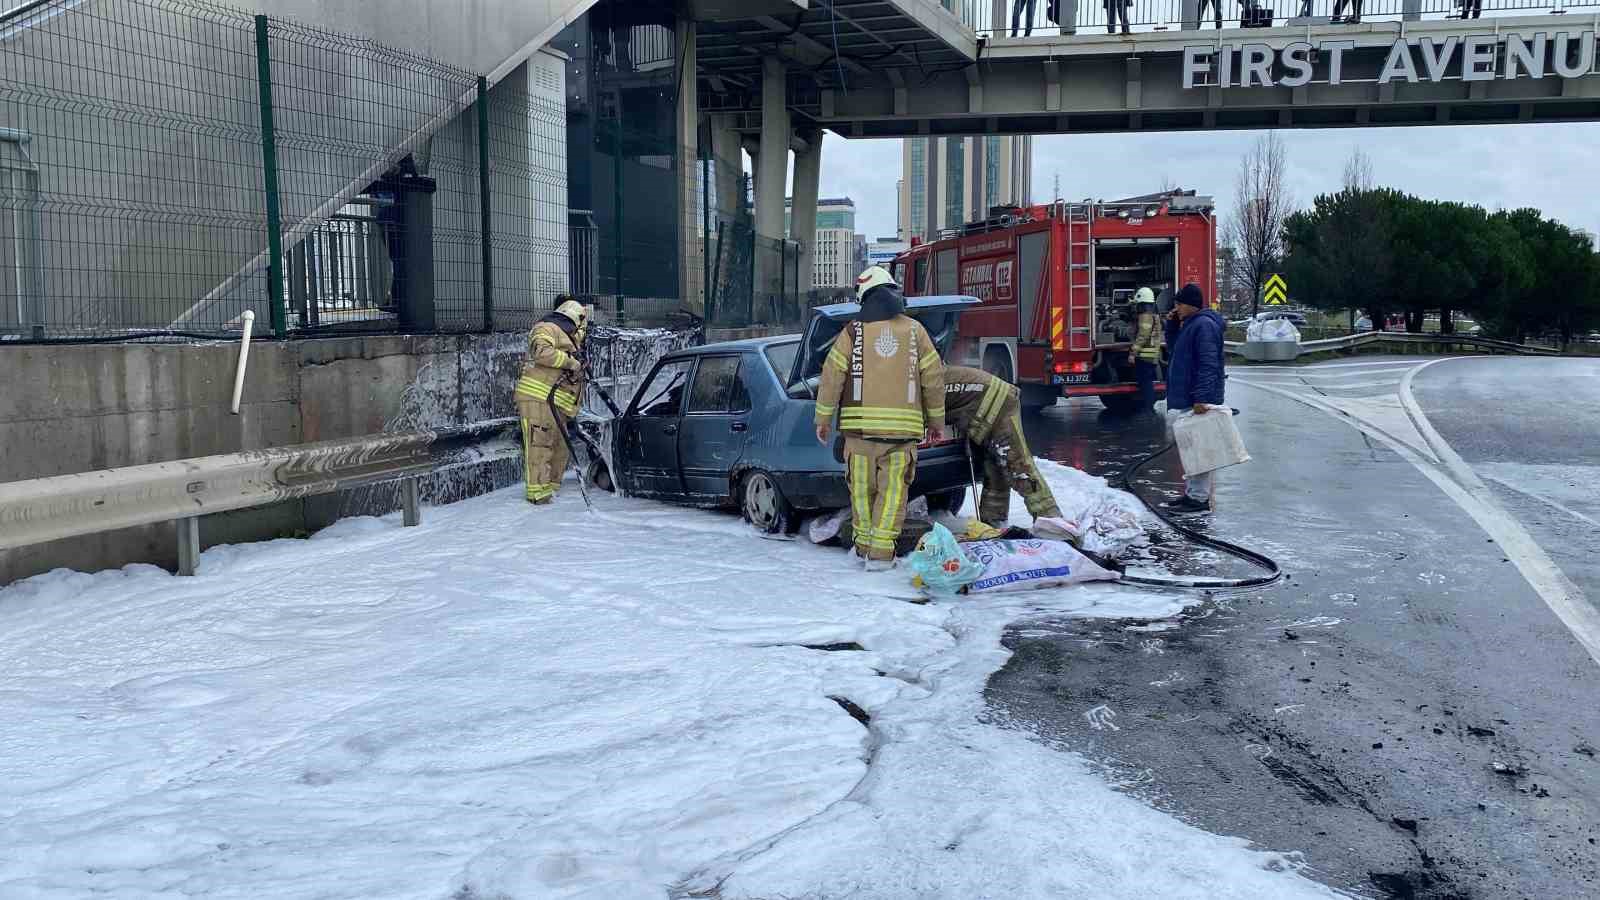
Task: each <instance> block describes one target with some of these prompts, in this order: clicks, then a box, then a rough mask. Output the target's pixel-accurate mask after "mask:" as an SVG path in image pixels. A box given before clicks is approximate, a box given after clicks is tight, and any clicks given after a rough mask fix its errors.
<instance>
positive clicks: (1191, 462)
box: [1172, 406, 1250, 475]
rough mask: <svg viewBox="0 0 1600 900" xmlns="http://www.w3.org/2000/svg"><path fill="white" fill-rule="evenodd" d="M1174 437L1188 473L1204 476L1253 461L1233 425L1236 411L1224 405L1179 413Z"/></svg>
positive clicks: (1185, 470)
mask: <svg viewBox="0 0 1600 900" xmlns="http://www.w3.org/2000/svg"><path fill="white" fill-rule="evenodd" d="M1172 439H1173V440H1174V441H1175V442H1177V445H1178V459H1179V460H1181V461H1182V462H1183V474H1185V475H1201V474H1204V473H1206V472H1214V471H1216V470H1217V469H1221V468H1224V467H1227V466H1234V465H1238V464H1239V463H1242V462H1249V461H1250V454H1249V453H1248V452H1246V451H1245V449H1244V439H1243V438H1241V437H1239V429H1238V428H1237V427H1236V426H1235V425H1234V424H1233V413H1232V412H1230V411H1229V409H1228V408H1227V407H1225V406H1221V407H1217V408H1216V409H1214V410H1212V411H1210V412H1206V413H1201V414H1196V413H1189V414H1187V415H1181V416H1178V417H1177V418H1176V419H1174V420H1173V422H1172Z"/></svg>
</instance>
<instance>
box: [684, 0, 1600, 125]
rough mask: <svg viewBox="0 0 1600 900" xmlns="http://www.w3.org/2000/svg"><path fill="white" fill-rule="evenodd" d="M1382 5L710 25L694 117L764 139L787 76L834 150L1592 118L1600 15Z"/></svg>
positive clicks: (925, 1) (1597, 7)
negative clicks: (965, 138) (1113, 23)
mask: <svg viewBox="0 0 1600 900" xmlns="http://www.w3.org/2000/svg"><path fill="white" fill-rule="evenodd" d="M1112 2H1113V3H1115V2H1116V0H1112ZM1383 2H1384V0H1368V6H1367V8H1366V9H1365V10H1363V11H1362V12H1363V15H1362V17H1361V20H1360V21H1359V22H1356V23H1350V22H1347V21H1335V19H1334V16H1333V15H1332V13H1333V11H1335V9H1338V10H1342V11H1345V12H1349V7H1348V6H1347V5H1346V3H1345V0H1292V5H1293V6H1294V7H1296V9H1295V12H1308V13H1311V15H1305V16H1298V17H1295V18H1289V19H1285V18H1281V17H1274V16H1273V15H1272V13H1273V12H1274V11H1272V10H1265V9H1263V8H1262V6H1261V5H1260V4H1259V3H1254V4H1247V5H1245V9H1244V14H1245V15H1247V16H1252V18H1251V19H1250V20H1249V21H1248V22H1246V21H1242V20H1240V19H1231V20H1230V19H1224V20H1223V21H1222V25H1223V27H1222V28H1220V29H1219V28H1214V27H1212V26H1213V22H1212V21H1210V20H1205V21H1204V23H1203V24H1204V28H1203V29H1202V28H1201V27H1200V26H1201V24H1202V21H1201V17H1200V16H1199V15H1198V13H1199V12H1200V10H1199V7H1198V4H1197V3H1196V0H1160V2H1154V3H1150V2H1147V0H1137V2H1135V3H1131V4H1130V5H1129V6H1128V7H1126V8H1127V9H1128V11H1129V12H1128V18H1130V19H1132V23H1131V26H1130V28H1129V33H1126V34H1124V33H1121V31H1120V27H1119V29H1118V33H1106V31H1105V30H1102V29H1105V28H1106V26H1105V24H1104V23H1105V15H1106V7H1105V6H1104V5H1103V4H1101V3H1095V2H1092V0H1076V2H1073V0H1068V2H1063V3H1058V4H1054V8H1056V9H1057V10H1058V11H1059V14H1061V15H1062V17H1063V18H1067V17H1068V16H1073V17H1075V18H1072V19H1069V21H1068V22H1067V23H1066V24H1061V23H1053V22H1048V21H1044V20H1043V18H1042V17H1043V12H1042V11H1043V10H1045V9H1046V8H1047V7H1050V6H1051V4H1048V3H1047V2H1046V0H1038V2H1037V3H1036V4H1033V6H1034V25H1035V27H1033V28H1032V29H1031V34H1029V33H1027V32H1029V31H1030V29H1029V28H1028V27H1027V24H1028V20H1027V18H1026V14H1027V7H1028V5H1029V4H1028V0H1020V2H1017V3H1016V4H1015V6H1016V8H1017V10H1018V12H1019V13H1020V15H1021V16H1022V18H1021V20H1020V21H1019V23H1018V26H1019V27H1018V28H1017V29H1016V30H1015V31H1013V29H1012V27H1011V20H1010V19H1009V18H1008V17H1007V15H1006V14H1007V13H1009V12H1011V11H1012V4H1007V3H1004V2H994V3H992V4H991V3H989V2H988V0H976V2H973V0H951V5H952V6H955V7H957V12H956V13H952V12H951V11H949V10H947V9H944V8H942V7H941V6H939V5H938V4H936V3H934V2H933V0H811V3H810V7H809V8H808V9H807V10H806V11H805V12H803V13H799V14H796V15H793V16H789V17H769V18H768V19H767V20H766V21H765V22H755V21H747V22H743V23H739V24H740V25H741V26H744V27H743V28H742V29H740V30H734V29H720V30H706V29H702V30H701V32H700V36H699V39H698V43H699V51H700V71H701V77H702V91H701V93H702V97H701V110H702V111H703V112H712V113H721V114H722V118H721V121H722V122H724V123H725V125H726V127H729V128H732V129H734V130H736V131H740V132H744V133H747V134H752V135H759V134H761V133H762V124H763V117H762V110H763V104H762V102H761V99H762V96H761V93H760V91H759V88H758V87H757V85H758V83H759V82H761V81H762V80H763V79H767V80H770V79H772V78H773V77H781V78H782V79H783V84H784V88H785V91H784V97H785V100H786V107H787V114H786V116H785V118H787V119H791V120H792V121H791V124H792V125H794V126H796V127H811V128H825V129H828V130H832V131H834V132H836V133H838V134H840V135H843V136H845V137H869V138H870V137H913V136H947V135H948V136H956V135H969V134H1063V133H1075V132H1112V131H1141V130H1143V131H1171V130H1185V129H1227V128H1325V127H1339V126H1398V125H1441V124H1444V125H1448V124H1484V123H1495V122H1571V121H1593V120H1600V75H1597V74H1596V72H1597V70H1596V49H1595V43H1596V30H1597V25H1600V3H1594V2H1592V0H1585V2H1584V3H1582V4H1581V5H1577V4H1565V3H1561V2H1559V0H1556V2H1555V3H1554V4H1553V5H1550V4H1544V3H1540V4H1538V5H1537V6H1534V5H1532V4H1529V3H1528V2H1526V0H1487V2H1483V0H1465V5H1464V6H1460V7H1458V6H1456V5H1455V2H1453V0H1452V2H1445V3H1441V2H1440V0H1398V2H1390V3H1388V4H1387V5H1385V6H1383V7H1382V8H1378V9H1375V8H1374V7H1377V6H1379V4H1381V3H1383ZM1424 2H1426V3H1427V4H1429V6H1428V7H1427V8H1424ZM1335 4H1338V5H1337V6H1335ZM1474 4H1480V5H1479V6H1478V7H1476V8H1477V9H1481V12H1482V14H1483V15H1484V17H1483V18H1459V17H1456V16H1459V15H1461V14H1462V13H1461V10H1462V9H1466V10H1467V14H1468V15H1470V14H1471V13H1472V12H1473V11H1474V9H1475V7H1474ZM1225 5H1230V6H1231V5H1232V4H1225ZM930 7H932V9H931V10H930V9H929V8H930ZM1251 9H1254V10H1256V11H1257V12H1256V13H1254V14H1252V13H1250V12H1249V10H1251ZM957 13H961V14H962V15H961V16H958V15H957ZM1227 14H1228V15H1239V12H1238V11H1236V10H1229V11H1227ZM963 18H964V19H965V21H963ZM1119 25H1120V23H1119ZM1243 25H1250V26H1252V27H1241V26H1243ZM874 31H877V34H876V35H875V34H874ZM841 41H842V42H841ZM763 67H764V71H763ZM773 99H775V98H771V97H770V96H769V98H768V101H767V102H768V105H767V106H766V108H767V109H769V110H770V109H772V108H773V107H772V106H771V105H770V104H771V101H772V100H773Z"/></svg>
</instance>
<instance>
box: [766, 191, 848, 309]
mask: <svg viewBox="0 0 1600 900" xmlns="http://www.w3.org/2000/svg"><path fill="white" fill-rule="evenodd" d="M792 203H793V199H792V198H790V199H786V200H784V223H783V224H784V228H783V231H784V234H785V235H787V234H788V233H789V223H790V221H791V220H792V213H793V210H792V209H791V208H790V207H791V204H792ZM856 243H857V242H856V204H855V201H854V200H851V199H850V198H849V197H830V198H825V199H822V200H818V201H817V241H816V246H814V247H813V248H812V253H811V263H812V282H811V285H812V287H814V288H839V287H851V286H853V285H854V284H855V283H856V273H857V272H859V271H860V270H859V269H857V268H856V262H857V255H856ZM863 243H864V239H863Z"/></svg>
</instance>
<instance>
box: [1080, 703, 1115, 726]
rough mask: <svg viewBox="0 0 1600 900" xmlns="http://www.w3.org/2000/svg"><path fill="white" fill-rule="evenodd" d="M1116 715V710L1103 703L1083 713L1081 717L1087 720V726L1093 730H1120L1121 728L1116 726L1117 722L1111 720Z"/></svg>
mask: <svg viewBox="0 0 1600 900" xmlns="http://www.w3.org/2000/svg"><path fill="white" fill-rule="evenodd" d="M1116 717H1117V712H1116V710H1114V709H1112V708H1111V707H1109V706H1107V705H1105V704H1104V703H1102V704H1100V705H1099V706H1096V707H1095V708H1094V709H1091V710H1089V711H1088V712H1086V713H1084V714H1083V718H1084V719H1085V720H1087V721H1088V723H1089V727H1090V728H1093V729H1094V730H1095V731H1104V730H1105V729H1107V728H1109V729H1111V730H1112V731H1121V730H1122V729H1121V728H1118V727H1117V723H1115V722H1113V721H1111V720H1112V719H1115V718H1116Z"/></svg>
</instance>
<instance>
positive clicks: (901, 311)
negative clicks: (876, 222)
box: [816, 266, 945, 571]
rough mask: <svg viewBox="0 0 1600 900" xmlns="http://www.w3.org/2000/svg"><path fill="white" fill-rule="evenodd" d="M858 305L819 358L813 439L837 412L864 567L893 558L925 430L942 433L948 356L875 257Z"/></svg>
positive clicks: (887, 564)
mask: <svg viewBox="0 0 1600 900" xmlns="http://www.w3.org/2000/svg"><path fill="white" fill-rule="evenodd" d="M856 298H857V300H859V301H860V303H861V312H860V314H859V315H858V316H857V318H856V319H855V320H854V321H851V322H850V323H848V324H847V325H845V327H844V329H843V330H842V331H840V332H839V337H838V338H836V339H835V340H834V342H833V347H832V348H831V349H830V350H829V351H828V357H827V359H826V361H824V362H823V364H822V380H821V384H820V385H819V386H818V388H817V415H816V426H817V440H818V441H821V442H822V443H824V444H826V443H828V437H829V435H830V434H831V433H832V429H833V416H834V413H835V412H837V413H838V415H839V431H840V432H842V433H843V434H844V453H845V463H846V469H845V471H846V475H847V478H848V480H849V486H850V513H851V520H852V530H853V531H854V533H855V545H856V555H857V556H858V557H860V558H861V559H863V560H865V563H864V565H865V568H866V569H867V570H868V571H873V570H877V569H887V568H891V567H892V566H893V565H894V556H895V553H894V550H895V546H894V545H895V541H896V540H897V539H898V538H899V537H900V528H901V526H902V525H903V524H904V523H905V517H906V499H907V496H906V495H907V492H908V491H909V490H910V487H911V480H912V478H913V477H914V476H915V475H916V472H917V444H918V443H919V442H921V440H922V437H923V434H924V432H929V433H931V435H932V436H933V438H934V439H935V440H942V439H943V437H944V414H945V410H944V363H943V361H941V360H940V359H939V350H938V348H937V347H935V346H934V343H933V338H931V337H929V336H928V332H927V329H925V328H923V327H922V323H920V322H918V321H917V320H915V319H912V318H910V317H909V316H907V315H906V314H905V309H906V301H905V297H904V296H903V295H902V294H901V293H900V285H899V284H897V283H896V282H895V280H894V277H893V276H891V275H890V274H889V272H888V270H886V269H884V268H883V267H882V266H872V267H871V268H869V269H867V270H866V271H865V272H862V273H861V275H860V276H858V277H857V278H856Z"/></svg>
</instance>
